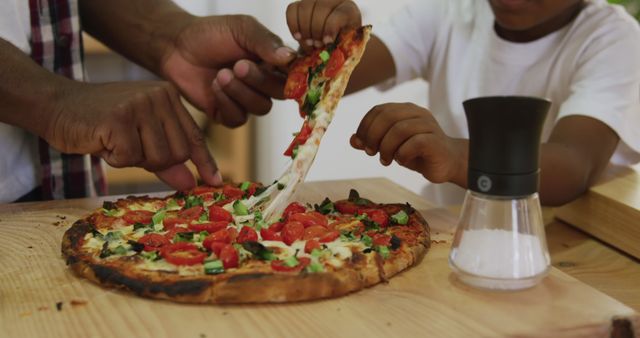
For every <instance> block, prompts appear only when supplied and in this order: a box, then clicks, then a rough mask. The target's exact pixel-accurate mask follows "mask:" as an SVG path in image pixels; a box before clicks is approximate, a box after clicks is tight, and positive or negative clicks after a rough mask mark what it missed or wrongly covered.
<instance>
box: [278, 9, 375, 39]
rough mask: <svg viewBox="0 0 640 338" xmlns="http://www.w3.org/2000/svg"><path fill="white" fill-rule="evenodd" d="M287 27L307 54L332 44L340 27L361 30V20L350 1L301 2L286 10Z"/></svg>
mask: <svg viewBox="0 0 640 338" xmlns="http://www.w3.org/2000/svg"><path fill="white" fill-rule="evenodd" d="M287 25H289V30H290V31H291V34H292V35H293V37H294V38H295V39H296V40H298V42H300V46H301V47H302V48H303V49H304V50H305V51H308V50H310V49H311V48H313V47H315V48H320V47H322V46H324V45H325V44H329V43H331V42H333V41H334V40H335V38H336V36H337V35H338V33H340V30H341V29H343V28H355V27H360V26H361V25H362V18H361V15H360V10H359V9H358V6H356V4H355V3H353V1H350V0H301V1H296V2H293V3H292V4H290V5H289V7H287Z"/></svg>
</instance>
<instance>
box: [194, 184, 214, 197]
mask: <svg viewBox="0 0 640 338" xmlns="http://www.w3.org/2000/svg"><path fill="white" fill-rule="evenodd" d="M218 190H220V189H218V188H215V187H212V186H208V185H200V186H197V187H195V188H193V190H191V193H192V194H194V195H208V194H213V193H215V192H216V191H218Z"/></svg>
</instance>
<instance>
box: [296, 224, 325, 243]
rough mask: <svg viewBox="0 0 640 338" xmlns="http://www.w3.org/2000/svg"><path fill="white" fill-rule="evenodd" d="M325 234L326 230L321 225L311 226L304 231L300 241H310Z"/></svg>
mask: <svg viewBox="0 0 640 338" xmlns="http://www.w3.org/2000/svg"><path fill="white" fill-rule="evenodd" d="M326 233H327V228H325V227H323V226H321V225H313V226H310V227H308V228H306V229H304V236H303V237H302V239H304V240H310V239H314V238H320V237H322V236H323V235H324V234H326Z"/></svg>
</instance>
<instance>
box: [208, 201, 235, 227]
mask: <svg viewBox="0 0 640 338" xmlns="http://www.w3.org/2000/svg"><path fill="white" fill-rule="evenodd" d="M209 220H210V221H213V222H217V221H225V222H229V223H231V222H233V216H232V215H231V213H230V212H228V211H226V210H224V209H223V208H222V207H220V206H217V205H212V206H210V207H209Z"/></svg>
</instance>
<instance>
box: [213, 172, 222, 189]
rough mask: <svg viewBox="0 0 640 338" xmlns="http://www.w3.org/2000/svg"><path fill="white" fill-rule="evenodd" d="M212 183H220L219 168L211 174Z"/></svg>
mask: <svg viewBox="0 0 640 338" xmlns="http://www.w3.org/2000/svg"><path fill="white" fill-rule="evenodd" d="M213 185H222V174H221V173H220V170H218V171H216V173H215V174H213Z"/></svg>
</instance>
